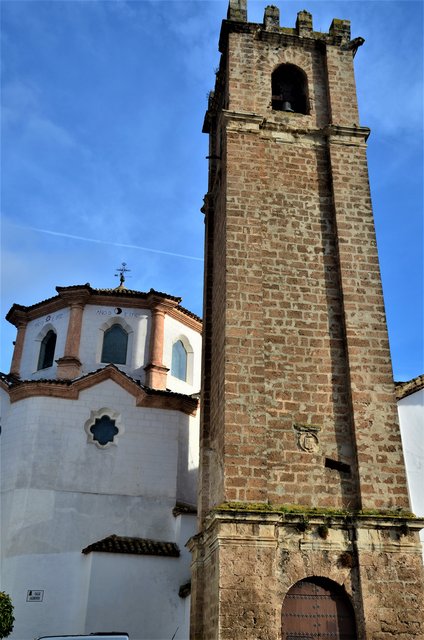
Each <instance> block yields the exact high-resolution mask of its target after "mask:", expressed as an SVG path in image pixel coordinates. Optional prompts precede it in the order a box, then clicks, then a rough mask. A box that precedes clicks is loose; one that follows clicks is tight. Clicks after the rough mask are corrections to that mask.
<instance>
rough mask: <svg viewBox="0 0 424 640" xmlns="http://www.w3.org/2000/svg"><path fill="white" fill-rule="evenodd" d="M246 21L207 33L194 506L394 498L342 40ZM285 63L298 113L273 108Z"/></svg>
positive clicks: (380, 343) (366, 212) (390, 503)
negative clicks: (215, 50)
mask: <svg viewBox="0 0 424 640" xmlns="http://www.w3.org/2000/svg"><path fill="white" fill-rule="evenodd" d="M254 26H256V27H257V25H249V24H246V25H240V24H238V25H236V26H235V27H234V32H232V31H231V29H230V32H229V34H228V43H227V45H225V38H222V40H221V43H224V44H221V46H222V49H223V61H222V63H221V70H220V75H219V76H218V80H217V91H216V95H215V98H214V99H215V103H214V107H215V113H214V115H213V120H212V124H211V127H210V131H211V134H212V135H211V149H210V154H211V156H212V157H213V158H214V160H212V161H211V164H212V167H213V170H211V173H210V185H209V186H210V190H209V195H208V202H209V205H208V208H207V212H206V217H207V225H208V229H209V230H208V236H209V240H208V246H207V255H208V256H209V258H208V260H209V262H210V264H209V262H208V270H209V271H208V275H207V277H208V278H209V281H208V284H207V287H206V298H205V302H206V308H205V316H206V325H205V340H206V343H207V344H206V346H205V362H207V363H208V364H207V365H206V367H209V368H208V369H207V372H206V369H205V372H206V376H205V377H206V380H205V386H206V389H209V384H210V385H211V386H210V396H208V403H209V409H208V410H209V412H210V413H209V415H208V418H207V420H204V431H205V434H204V437H205V444H206V443H207V452H206V453H205V455H207V461H206V460H205V456H203V463H202V464H203V471H204V478H205V484H204V486H203V489H202V491H203V493H204V494H205V495H207V496H208V497H207V498H206V499H205V500H206V502H205V508H204V510H203V513H206V512H207V509H208V506H213V505H214V504H219V503H220V502H222V501H224V500H239V501H267V500H269V501H271V502H284V503H300V504H309V505H311V506H327V507H346V508H361V507H363V508H391V507H394V506H400V507H407V500H408V499H407V491H406V480H405V474H404V471H403V469H402V467H403V462H402V453H401V447H400V439H399V436H398V427H397V422H396V410H395V404H394V402H393V400H394V396H393V393H392V391H391V389H392V378H391V369H390V354H389V350H388V341H387V331H386V326H385V318H384V307H383V300H382V294H381V286H380V280H379V270H378V259H377V254H376V249H375V238H374V231H373V218H372V211H371V204H370V194H369V185H368V174H367V166H366V159H365V155H364V154H365V143H364V139H365V137H366V134H367V132H366V131H365V130H363V129H360V128H358V124H357V121H358V112H357V105H356V94H355V81H354V75H353V65H352V52H351V51H349V50H342V49H340V48H339V46H334V45H330V44H327V45H324V44H323V42H322V39H324V40H325V37H324V35H323V34H321V36H322V38H321V40H320V38H319V37H318V36H319V35H320V34H315V35H314V36H313V37H311V38H306V39H305V38H299V37H297V36H296V35H295V34H294V33H288V32H289V31H290V30H285V31H284V32H283V33H277V32H269V31H265V30H262V31H260V30H258V29H257V28H256V29H254V28H253V27H254ZM223 32H224V34H225V27H224V30H223ZM314 38H315V39H314ZM287 62H288V63H291V64H295V65H297V66H298V67H300V68H301V69H303V70H304V71H305V72H306V75H307V78H308V92H309V105H310V114H308V115H301V114H297V113H284V112H278V111H274V110H272V109H271V74H272V72H273V70H274V69H275V68H277V67H278V65H279V64H281V63H287ZM225 106H227V107H228V108H227V109H226V110H224V111H222V109H223V108H224V107H225ZM365 244H366V246H364V245H365ZM208 393H209V391H208ZM209 398H210V401H209ZM205 400H206V397H205ZM299 426H300V429H302V428H305V427H313V428H314V429H315V430H314V431H313V433H314V434H315V435H314V437H315V441H314V442H313V443H312V445H313V446H311V447H310V449H309V450H306V451H305V450H304V448H303V449H302V447H301V446H299V444H300V439H301V437H300V436H299V428H298V427H299ZM316 439H317V440H318V442H316ZM311 442H312V440H311V438H310V440H309V443H310V444H311ZM387 453H392V454H393V456H392V461H393V464H389V463H388V461H387ZM327 459H330V461H336V462H342V463H343V464H344V465H348V466H345V467H343V471H340V470H339V469H334V468H331V463H330V467H329V466H328V465H327V466H325V465H326V460H327ZM358 465H359V466H358ZM394 467H396V474H393V468H394ZM358 474H359V475H358ZM206 475H207V476H208V479H207V481H206ZM359 476H360V478H359ZM311 488H312V491H311Z"/></svg>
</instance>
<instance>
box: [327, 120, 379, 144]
mask: <svg viewBox="0 0 424 640" xmlns="http://www.w3.org/2000/svg"><path fill="white" fill-rule="evenodd" d="M323 132H324V135H325V136H327V138H328V139H329V140H331V142H339V144H346V141H347V138H351V139H352V138H359V140H360V141H361V142H363V143H364V144H365V143H366V141H367V140H368V138H369V136H370V133H371V129H369V128H368V127H357V126H356V125H355V126H353V127H347V126H343V125H337V124H329V125H327V126H326V127H324V129H323ZM355 144H357V142H355Z"/></svg>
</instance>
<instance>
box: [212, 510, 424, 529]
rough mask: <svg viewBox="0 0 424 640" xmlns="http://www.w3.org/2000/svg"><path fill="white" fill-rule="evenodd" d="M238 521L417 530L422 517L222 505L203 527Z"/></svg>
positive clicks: (422, 521) (421, 527) (423, 526)
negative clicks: (216, 523)
mask: <svg viewBox="0 0 424 640" xmlns="http://www.w3.org/2000/svg"><path fill="white" fill-rule="evenodd" d="M230 521H231V522H239V523H250V524H260V523H264V524H275V525H285V524H286V525H294V526H297V524H299V523H301V522H305V521H307V522H308V523H310V524H317V525H319V524H325V523H327V524H329V526H334V527H338V528H349V527H355V528H361V529H392V528H393V527H402V528H405V527H406V528H407V529H408V530H409V531H416V532H418V531H420V530H421V529H424V518H418V517H416V516H415V515H414V514H412V513H405V512H399V513H397V512H393V514H389V513H388V512H383V511H382V512H380V513H378V512H372V513H366V512H365V513H361V512H348V511H346V512H342V511H337V510H331V509H328V510H326V509H322V510H314V509H309V510H308V509H307V508H305V509H304V510H299V511H297V510H293V511H290V510H289V509H287V510H286V509H285V508H281V510H279V509H278V508H277V507H275V508H274V509H272V508H270V509H266V508H264V509H255V508H251V509H248V508H246V509H244V508H237V507H233V508H232V507H230V506H228V507H227V506H225V507H223V508H220V507H217V508H215V509H213V510H212V511H211V512H210V513H209V514H208V516H207V518H206V528H209V527H210V526H212V525H213V523H215V522H223V523H224V522H230Z"/></svg>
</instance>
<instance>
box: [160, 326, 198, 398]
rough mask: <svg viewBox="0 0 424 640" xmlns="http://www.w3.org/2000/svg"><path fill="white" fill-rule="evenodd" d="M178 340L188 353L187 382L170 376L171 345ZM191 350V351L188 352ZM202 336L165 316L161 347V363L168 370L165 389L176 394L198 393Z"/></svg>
mask: <svg viewBox="0 0 424 640" xmlns="http://www.w3.org/2000/svg"><path fill="white" fill-rule="evenodd" d="M178 340H182V342H183V344H184V346H185V347H186V349H187V346H188V345H189V349H188V350H189V353H188V363H187V369H188V376H187V381H186V382H184V381H183V380H179V379H178V378H175V377H174V376H172V375H171V363H172V345H173V344H174V343H175V342H177V341H178ZM190 349H191V351H190ZM201 355H202V336H201V334H200V333H199V332H198V331H195V330H194V329H191V328H190V327H187V326H186V325H184V324H183V323H182V322H179V321H178V320H175V319H174V318H171V317H170V316H165V335H164V346H163V363H164V365H165V366H166V367H168V369H169V373H168V377H167V384H166V386H167V388H168V389H171V391H176V392H177V393H186V394H192V393H199V391H200V374H201Z"/></svg>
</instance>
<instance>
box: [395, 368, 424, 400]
mask: <svg viewBox="0 0 424 640" xmlns="http://www.w3.org/2000/svg"><path fill="white" fill-rule="evenodd" d="M395 389H396V399H397V400H402V399H403V398H407V397H408V396H410V395H412V394H413V393H416V392H417V391H420V390H421V389H424V374H421V375H420V376H416V378H412V380H407V381H406V382H395Z"/></svg>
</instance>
